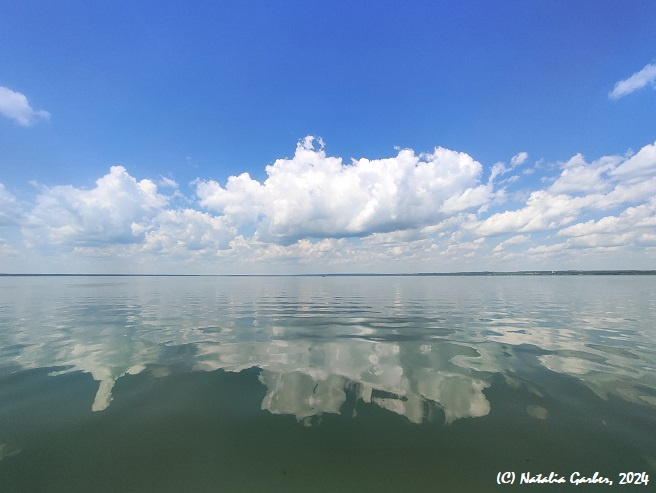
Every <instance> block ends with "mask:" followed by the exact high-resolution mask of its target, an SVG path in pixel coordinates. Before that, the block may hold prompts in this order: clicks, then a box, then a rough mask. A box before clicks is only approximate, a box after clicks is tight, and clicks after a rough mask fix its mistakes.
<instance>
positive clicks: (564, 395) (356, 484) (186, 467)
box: [0, 276, 656, 492]
mask: <svg viewBox="0 0 656 493" xmlns="http://www.w3.org/2000/svg"><path fill="white" fill-rule="evenodd" d="M655 320H656V278H654V277H651V276H608V277H604V276H577V277H561V276H553V277H550V276H540V277H326V278H322V277H244V278H239V277H235V278H222V277H3V278H0V491H2V492H14V491H25V492H40V491H47V492H60V491H61V492H75V491H81V492H82V491H84V492H92V491H100V492H103V491H107V492H110V491H111V492H123V491H126V492H132V491H134V492H151V491H152V492H167V491H189V492H197V491H198V492H205V491H212V492H215V491H226V492H233V491H234V492H242V491H243V492H249V491H303V492H305V491H331V492H332V491H501V490H503V489H504V488H503V487H500V486H497V484H496V478H497V473H498V472H499V471H514V472H516V473H517V475H518V476H519V474H520V473H521V472H528V471H530V472H531V473H532V474H537V473H542V474H547V475H548V474H549V473H550V472H551V471H554V472H556V473H557V474H559V475H561V476H565V477H566V478H567V479H569V475H570V474H571V473H572V472H575V471H580V472H581V474H582V475H593V474H594V472H596V471H598V472H599V473H600V474H601V475H603V476H607V477H609V478H611V479H612V480H613V481H615V485H613V486H612V487H606V488H603V490H604V491H612V490H617V489H620V490H622V489H625V488H629V489H631V490H635V491H652V490H653V489H654V485H656V322H654V321H655ZM623 471H645V472H647V473H648V474H650V475H651V476H650V478H651V482H650V483H649V485H648V486H635V485H634V486H624V487H623V486H619V485H617V482H618V481H619V477H618V473H620V472H623ZM518 480H519V477H518ZM402 488H403V490H402ZM508 488H510V489H513V488H515V489H517V488H520V489H522V490H526V489H531V486H526V485H523V486H519V485H515V486H514V487H510V486H507V487H505V489H506V490H507V489H508ZM533 488H534V489H536V490H537V489H539V490H540V491H569V490H575V491H598V490H599V488H600V487H599V486H598V485H597V486H595V485H593V486H586V485H583V486H579V487H573V486H572V485H568V484H565V485H556V484H552V485H543V486H534V487H533Z"/></svg>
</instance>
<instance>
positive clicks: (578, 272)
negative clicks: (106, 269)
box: [0, 269, 656, 277]
mask: <svg viewBox="0 0 656 493" xmlns="http://www.w3.org/2000/svg"><path fill="white" fill-rule="evenodd" d="M512 275H517V276H522V275H523V276H527V275H540V276H547V275H561V276H562V275H656V270H653V269H586V270H580V269H567V270H517V271H457V272H406V273H374V272H356V273H346V272H344V273H309V274H161V273H160V274H131V273H118V274H117V273H111V274H110V273H7V272H0V276H2V277H404V276H405V277H422V276H424V277H431V276H434V277H449V276H453V277H457V276H512Z"/></svg>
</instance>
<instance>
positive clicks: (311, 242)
mask: <svg viewBox="0 0 656 493" xmlns="http://www.w3.org/2000/svg"><path fill="white" fill-rule="evenodd" d="M265 171H266V174H267V178H266V179H265V180H263V181H262V182H260V181H258V180H255V179H253V178H251V177H250V176H249V175H248V174H247V173H243V174H240V175H238V176H230V177H229V178H228V179H227V180H226V181H225V183H223V184H221V183H219V182H218V181H215V180H210V179H202V178H199V179H197V180H195V181H194V182H193V183H192V184H190V185H191V193H190V194H189V195H188V196H184V194H183V193H182V192H181V190H180V187H179V186H178V184H177V183H175V182H174V181H172V180H170V179H166V180H165V181H163V180H162V179H159V180H158V179H151V178H143V179H140V180H138V179H136V178H134V177H133V176H131V175H130V174H129V172H128V170H126V169H125V168H123V167H121V166H114V167H112V168H111V169H110V170H109V172H108V173H107V174H106V175H105V176H103V177H101V178H99V179H98V180H97V181H96V183H95V186H94V187H92V188H89V189H84V188H77V187H74V186H71V185H58V186H53V187H44V186H42V187H41V188H40V189H39V192H38V194H37V196H36V198H35V200H34V202H33V203H19V201H18V200H17V199H16V197H15V196H14V195H13V194H12V193H11V191H10V190H7V189H6V188H5V187H4V186H2V185H1V184H0V228H1V229H0V251H3V252H5V253H10V254H11V255H5V258H7V259H9V257H12V260H7V261H6V263H4V265H2V266H0V268H1V269H2V270H4V271H12V270H16V268H17V267H16V266H19V265H20V258H21V256H23V257H24V258H28V257H29V256H31V258H34V257H35V256H39V255H50V256H57V255H59V256H60V257H61V258H64V257H65V258H66V259H68V261H72V260H71V259H73V260H79V259H92V258H96V259H98V258H104V259H106V261H113V262H115V264H116V265H118V267H115V269H114V270H116V271H148V272H162V271H167V272H168V271H170V272H211V273H222V272H227V273H239V272H249V273H250V272H305V271H325V272H336V271H345V272H352V271H358V272H362V271H370V272H401V271H454V270H515V269H533V268H654V267H656V262H655V260H656V252H655V250H656V234H655V229H654V226H656V199H654V197H653V196H654V191H655V190H656V144H648V145H646V146H644V147H643V148H642V149H640V150H639V151H638V152H637V153H633V154H632V153H628V154H625V155H613V156H602V157H600V158H598V159H596V160H594V161H591V162H588V161H586V159H585V158H584V157H583V156H581V155H576V156H574V157H572V158H571V159H569V160H568V161H565V162H562V163H542V162H537V163H533V164H532V165H531V164H530V160H529V159H528V155H527V154H526V153H525V152H520V153H518V154H516V155H515V156H514V157H512V158H511V159H510V160H509V163H507V164H506V163H495V164H494V165H493V166H490V168H489V170H487V171H486V170H485V169H484V167H483V166H482V165H481V164H480V163H479V162H477V161H476V160H475V159H474V158H473V157H471V156H470V155H468V154H466V153H463V152H457V151H453V150H449V149H444V148H441V147H437V148H435V149H434V150H433V151H432V152H430V153H423V154H416V153H415V152H414V151H413V150H411V149H403V150H400V151H398V153H397V154H396V156H393V157H389V158H386V159H366V158H362V159H353V160H350V161H348V162H345V161H344V159H342V158H340V157H334V156H330V155H328V154H327V153H326V150H325V148H324V145H323V142H322V141H321V139H314V138H313V137H307V138H305V139H303V140H302V141H301V142H299V143H298V145H297V147H296V150H295V153H294V155H293V157H291V158H286V159H279V160H277V161H275V162H274V163H273V164H272V165H270V166H267V167H266V169H265ZM158 184H159V185H158ZM19 229H20V234H18V230H19ZM62 256H63V257H62ZM77 265H78V266H79V263H78V264H77ZM121 266H123V268H121ZM18 268H19V270H21V271H29V270H30V269H29V266H27V265H26V264H24V265H23V266H22V267H18ZM60 268H61V269H63V270H65V271H75V270H76V269H75V265H73V264H70V265H66V264H65V263H63V264H60ZM89 269H91V270H93V269H92V267H89Z"/></svg>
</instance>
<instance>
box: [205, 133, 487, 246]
mask: <svg viewBox="0 0 656 493" xmlns="http://www.w3.org/2000/svg"><path fill="white" fill-rule="evenodd" d="M481 172H482V166H481V164H480V163H478V162H477V161H475V160H474V159H473V158H472V157H471V156H469V155H468V154H466V153H462V152H456V151H451V150H449V149H444V148H441V147H437V148H435V150H434V151H433V152H432V153H429V154H420V155H416V154H415V153H414V151H413V150H411V149H403V150H401V151H399V153H398V154H397V155H396V156H395V157H391V158H386V159H374V160H370V159H366V158H362V159H354V160H352V162H351V163H349V164H346V163H344V162H343V160H342V158H339V157H330V156H327V155H326V153H325V151H324V148H323V145H321V142H320V147H319V148H318V149H315V147H314V145H313V140H312V138H306V139H305V140H304V141H303V142H301V143H299V144H298V146H297V148H296V152H295V153H294V157H293V158H291V159H279V160H277V161H275V162H274V164H273V165H271V166H267V167H266V173H267V175H268V177H267V179H266V180H265V181H264V182H263V183H260V182H258V181H256V180H253V179H252V178H251V177H250V176H249V175H248V174H247V173H244V174H241V175H239V176H232V177H230V178H229V179H228V181H227V183H226V185H225V187H222V186H221V185H220V184H219V183H217V182H216V181H213V180H209V181H202V180H199V181H198V182H197V183H196V186H197V190H196V193H197V195H198V197H199V198H200V204H201V206H203V207H205V208H207V209H208V210H211V211H214V212H217V213H219V214H222V215H225V216H227V217H229V218H231V220H233V221H234V222H235V224H240V223H245V222H251V223H254V224H255V226H256V232H257V237H258V238H260V239H262V240H265V241H279V242H281V243H286V242H289V241H295V240H296V239H299V238H302V237H349V236H364V235H369V234H371V233H374V232H385V231H395V230H403V229H409V228H416V227H421V226H425V225H430V224H435V223H437V222H439V221H440V220H441V219H444V218H445V217H447V216H448V215H451V214H455V213H457V212H460V211H463V210H467V209H472V208H476V207H479V206H481V205H483V204H485V203H487V202H488V201H489V200H490V198H491V188H488V187H486V186H482V185H481V183H480V175H481Z"/></svg>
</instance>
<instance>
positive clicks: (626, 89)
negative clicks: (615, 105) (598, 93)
mask: <svg viewBox="0 0 656 493" xmlns="http://www.w3.org/2000/svg"><path fill="white" fill-rule="evenodd" d="M647 84H651V85H652V86H654V87H656V63H650V64H647V65H646V66H645V68H643V69H642V70H640V71H638V72H636V73H635V74H633V75H632V76H631V77H629V78H628V79H624V80H621V81H619V82H617V83H616V84H615V87H614V88H613V90H612V91H611V92H610V93H608V97H610V98H611V99H619V98H621V97H622V96H626V95H627V94H631V93H632V92H634V91H637V90H638V89H642V88H643V87H645V86H646V85H647Z"/></svg>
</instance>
